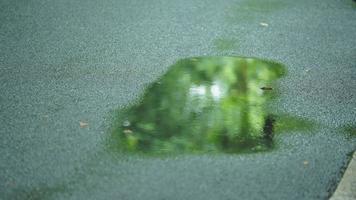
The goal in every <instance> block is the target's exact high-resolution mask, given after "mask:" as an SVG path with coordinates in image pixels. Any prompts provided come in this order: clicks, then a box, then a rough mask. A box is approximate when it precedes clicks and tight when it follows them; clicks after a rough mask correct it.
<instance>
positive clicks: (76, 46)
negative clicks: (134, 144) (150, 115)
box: [0, 0, 356, 200]
mask: <svg viewBox="0 0 356 200" xmlns="http://www.w3.org/2000/svg"><path fill="white" fill-rule="evenodd" d="M261 23H262V24H261ZM355 32H356V8H355V3H354V2H352V1H351V0H316V1H307V0H303V1H277V0H274V1H262V0H261V1H258V0H250V1H248V2H247V1H241V0H223V1H210V0H205V1H190V0H171V1H166V0H152V1H143V0H133V1H124V0H121V1H120V0H119V1H115V0H107V1H100V0H90V1H81V0H78V1H71V0H63V1H54V0H43V1H34V0H33V1H23V0H15V1H14V0H1V1H0V137H1V138H0V155H1V156H0V170H1V171H0V199H194V200H198V199H325V198H327V197H328V196H329V195H330V192H332V191H333V190H334V188H335V186H336V184H337V182H338V180H339V179H340V178H341V171H342V168H343V167H344V166H345V165H346V163H347V155H348V153H350V152H351V151H353V150H355V148H356V141H355V137H349V136H348V135H347V131H344V130H345V128H344V127H348V126H353V127H355V123H356V117H355V116H356V98H355V94H356V64H355V63H356V62H355V61H356V38H355ZM204 55H237V56H251V57H259V58H265V59H271V60H275V61H277V62H280V63H283V64H284V65H286V68H287V70H288V74H287V76H285V77H284V78H282V79H281V80H280V81H279V84H280V97H279V99H278V100H277V101H276V102H275V103H274V105H272V106H274V109H275V110H276V112H281V113H286V114H291V115H294V116H298V117H300V118H303V119H305V120H308V121H310V122H312V123H314V124H315V126H316V128H314V129H313V130H308V131H307V130H305V131H300V130H299V131H297V130H296V131H294V132H292V133H288V134H284V135H277V136H276V141H278V143H279V148H278V149H277V150H275V151H271V152H267V153H261V154H242V155H185V156H177V157H167V158H147V157H140V156H127V155H121V154H116V153H115V152H108V151H107V148H105V141H106V140H107V138H108V135H109V133H110V127H112V125H113V123H114V121H113V119H114V116H115V113H116V112H117V110H118V109H119V108H120V107H123V106H125V105H127V104H128V103H129V102H132V101H134V100H135V99H137V97H138V96H139V95H140V94H142V91H143V90H144V88H145V85H147V84H148V83H150V82H153V81H154V80H155V79H156V78H158V77H159V76H160V75H162V74H163V73H164V72H165V71H166V70H167V69H168V68H169V66H170V65H172V64H174V63H175V61H177V60H179V59H182V58H186V57H192V56H204ZM80 122H84V123H87V125H84V126H83V124H82V127H81V126H80Z"/></svg>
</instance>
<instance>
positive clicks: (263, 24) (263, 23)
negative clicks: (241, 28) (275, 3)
mask: <svg viewBox="0 0 356 200" xmlns="http://www.w3.org/2000/svg"><path fill="white" fill-rule="evenodd" d="M260 25H261V26H264V27H268V24H267V23H265V22H261V23H260Z"/></svg>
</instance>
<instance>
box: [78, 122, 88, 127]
mask: <svg viewBox="0 0 356 200" xmlns="http://www.w3.org/2000/svg"><path fill="white" fill-rule="evenodd" d="M79 126H80V128H86V127H88V126H89V124H88V122H83V121H80V122H79Z"/></svg>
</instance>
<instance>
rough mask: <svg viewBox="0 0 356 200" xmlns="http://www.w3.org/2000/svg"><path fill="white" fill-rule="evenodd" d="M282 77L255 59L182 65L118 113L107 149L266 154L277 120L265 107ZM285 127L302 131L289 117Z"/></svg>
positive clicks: (274, 68) (195, 60) (209, 60)
mask: <svg viewBox="0 0 356 200" xmlns="http://www.w3.org/2000/svg"><path fill="white" fill-rule="evenodd" d="M284 74H285V68H284V66H283V65H281V64H278V63H275V62H271V61H265V60H260V59H253V58H240V57H197V58H189V59H183V60H180V61H178V62H177V63H176V64H174V65H173V66H172V67H171V68H170V69H169V70H168V71H167V72H166V74H164V75H163V76H162V77H161V78H159V79H158V80H157V81H156V82H154V83H152V84H150V85H149V86H148V87H147V89H146V90H145V92H144V94H143V96H142V98H141V99H140V100H139V101H138V103H137V104H135V105H133V106H131V107H128V108H126V109H122V110H120V111H119V116H118V119H117V120H118V121H116V123H118V124H119V125H118V126H117V127H116V128H115V131H114V132H113V133H112V136H111V138H110V141H111V145H110V146H111V147H112V148H115V149H117V150H120V151H122V152H136V153H145V154H176V153H216V152H224V153H246V152H259V151H266V150H270V149H272V148H273V147H274V141H273V138H274V134H275V128H276V127H275V124H276V121H278V116H276V115H275V114H273V113H272V112H269V109H268V104H269V102H270V101H272V100H273V99H275V98H276V97H277V94H278V88H277V86H276V84H275V80H276V79H278V78H280V77H282V76H283V75H284ZM286 118H287V120H286ZM282 121H283V120H282ZM284 121H291V122H292V124H291V125H289V126H291V127H289V126H288V125H284V126H281V127H282V129H283V128H284V129H293V128H295V126H296V127H298V126H305V124H303V121H302V120H299V119H296V118H293V117H288V116H285V117H284Z"/></svg>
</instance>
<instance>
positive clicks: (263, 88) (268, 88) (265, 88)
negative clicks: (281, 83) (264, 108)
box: [260, 87, 273, 90]
mask: <svg viewBox="0 0 356 200" xmlns="http://www.w3.org/2000/svg"><path fill="white" fill-rule="evenodd" d="M260 89H261V90H273V88H272V87H261V88H260Z"/></svg>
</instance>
